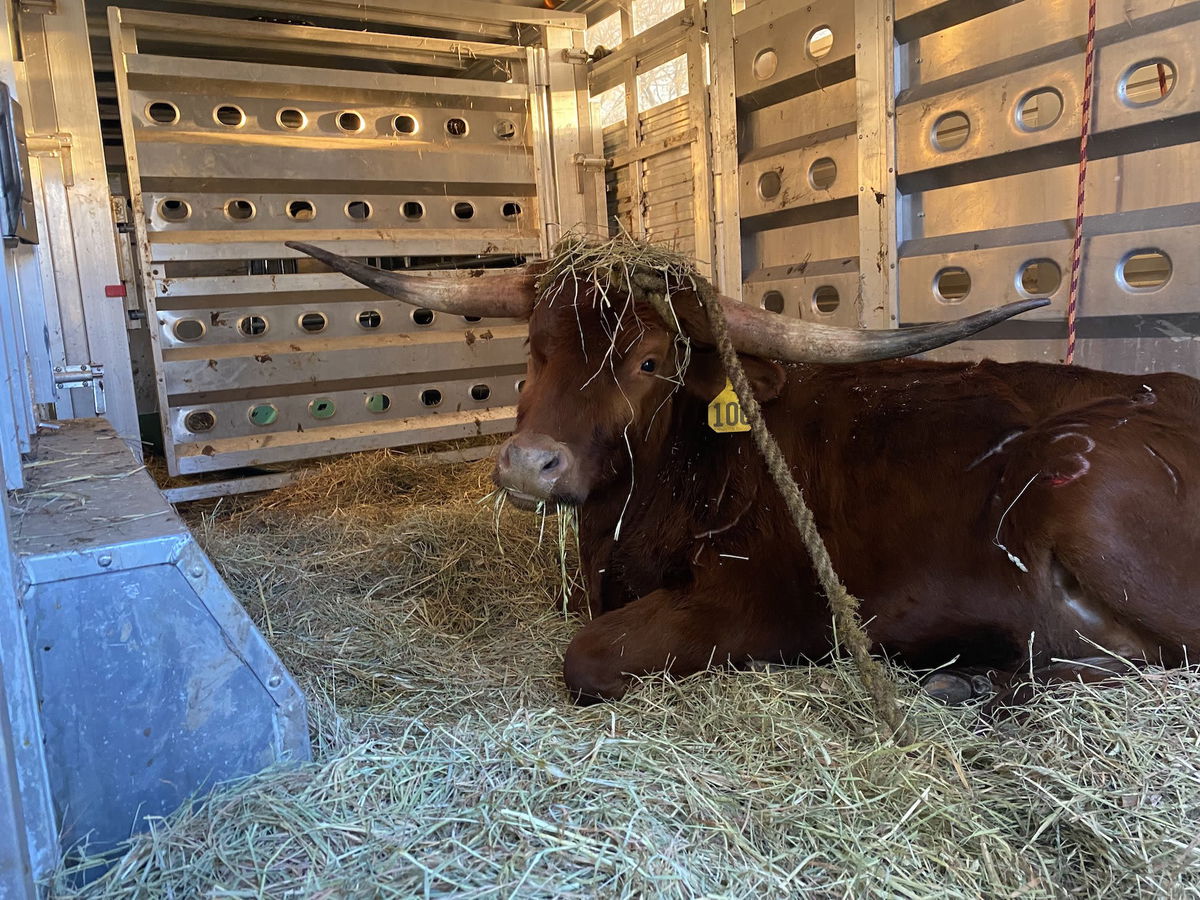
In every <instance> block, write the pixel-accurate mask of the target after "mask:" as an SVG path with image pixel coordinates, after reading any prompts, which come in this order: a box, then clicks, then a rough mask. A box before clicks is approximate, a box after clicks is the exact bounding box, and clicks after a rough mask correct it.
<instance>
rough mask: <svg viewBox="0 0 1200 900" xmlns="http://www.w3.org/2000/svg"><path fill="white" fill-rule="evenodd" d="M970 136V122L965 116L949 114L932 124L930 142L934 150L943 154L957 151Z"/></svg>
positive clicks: (954, 113) (939, 117)
mask: <svg viewBox="0 0 1200 900" xmlns="http://www.w3.org/2000/svg"><path fill="white" fill-rule="evenodd" d="M970 136H971V120H970V119H968V118H967V116H966V114H965V113H960V112H949V113H946V114H945V115H941V116H938V119H937V121H936V122H934V123H933V132H932V133H931V134H930V140H931V141H933V146H934V147H935V148H937V149H938V150H941V151H942V152H943V153H944V152H946V151H949V150H957V149H958V148H959V147H961V146H962V145H963V144H965V143H966V142H967V138H969V137H970Z"/></svg>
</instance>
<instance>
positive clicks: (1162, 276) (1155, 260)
mask: <svg viewBox="0 0 1200 900" xmlns="http://www.w3.org/2000/svg"><path fill="white" fill-rule="evenodd" d="M1172 268H1173V267H1172V265H1171V257H1169V256H1167V254H1165V253H1163V252H1162V251H1161V250H1135V251H1134V252H1133V253H1131V254H1129V256H1127V257H1125V259H1124V260H1123V261H1122V262H1121V265H1120V266H1118V267H1117V277H1118V279H1119V280H1120V281H1121V284H1122V287H1124V288H1126V289H1127V290H1131V291H1152V290H1154V289H1155V288H1160V287H1162V286H1163V285H1164V284H1166V283H1167V282H1168V281H1169V280H1170V278H1171V272H1172Z"/></svg>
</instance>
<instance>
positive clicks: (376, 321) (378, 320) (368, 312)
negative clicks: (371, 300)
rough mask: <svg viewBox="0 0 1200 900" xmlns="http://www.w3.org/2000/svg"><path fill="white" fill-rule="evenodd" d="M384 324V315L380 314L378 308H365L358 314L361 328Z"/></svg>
mask: <svg viewBox="0 0 1200 900" xmlns="http://www.w3.org/2000/svg"><path fill="white" fill-rule="evenodd" d="M382 324H383V316H381V315H380V314H379V310H377V309H364V310H363V311H362V312H360V313H359V314H358V326H359V327H360V328H378V327H379V326H380V325H382Z"/></svg>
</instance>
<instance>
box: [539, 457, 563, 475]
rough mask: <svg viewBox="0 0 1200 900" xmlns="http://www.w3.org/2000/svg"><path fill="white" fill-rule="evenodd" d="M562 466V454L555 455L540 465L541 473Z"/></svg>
mask: <svg viewBox="0 0 1200 900" xmlns="http://www.w3.org/2000/svg"><path fill="white" fill-rule="evenodd" d="M561 464H562V454H559V453H555V454H554V455H553V456H551V457H550V458H549V459H548V460H546V461H545V462H544V463H542V471H543V472H550V471H553V470H554V469H557V468H558V467H559V465H561Z"/></svg>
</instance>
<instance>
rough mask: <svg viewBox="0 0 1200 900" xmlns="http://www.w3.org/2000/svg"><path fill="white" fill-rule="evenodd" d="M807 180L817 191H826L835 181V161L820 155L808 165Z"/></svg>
mask: <svg viewBox="0 0 1200 900" xmlns="http://www.w3.org/2000/svg"><path fill="white" fill-rule="evenodd" d="M808 181H809V184H811V185H812V186H813V187H814V188H816V189H817V190H818V191H827V190H829V189H830V188H831V187H833V183H834V182H835V181H837V163H835V162H834V161H833V160H832V159H830V158H829V157H828V156H822V157H821V158H820V159H818V160H817V161H816V162H815V163H813V164H812V165H811V166H809V167H808Z"/></svg>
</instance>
